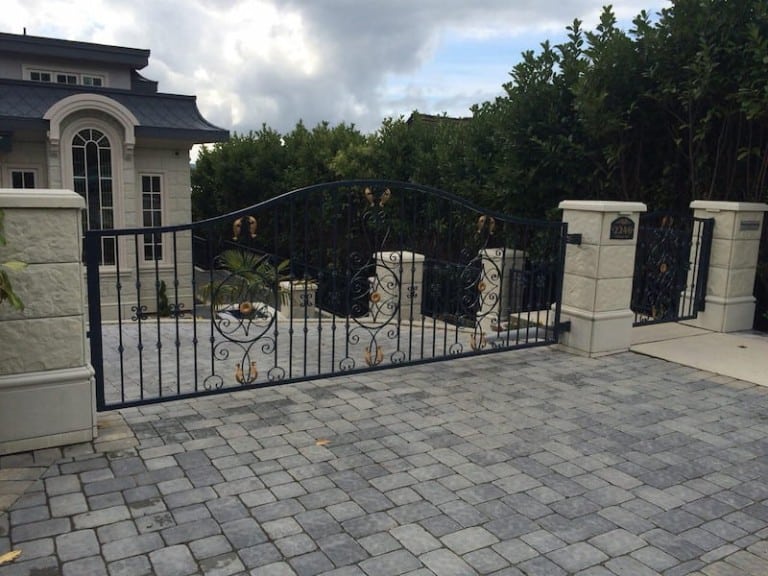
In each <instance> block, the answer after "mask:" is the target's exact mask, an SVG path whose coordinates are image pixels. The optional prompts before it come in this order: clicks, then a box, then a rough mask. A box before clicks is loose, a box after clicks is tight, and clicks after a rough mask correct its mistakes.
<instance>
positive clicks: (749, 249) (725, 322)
mask: <svg viewBox="0 0 768 576" xmlns="http://www.w3.org/2000/svg"><path fill="white" fill-rule="evenodd" d="M691 209H692V210H693V211H694V216H695V217H698V218H714V219H715V228H714V232H713V238H712V252H711V255H710V261H709V278H708V282H707V286H706V297H705V300H704V302H705V308H704V310H703V311H701V312H699V314H698V317H697V318H696V319H695V320H691V321H689V322H687V323H688V324H691V325H693V326H698V327H700V328H705V329H707V330H714V331H715V332H736V331H738V330H750V329H751V328H752V324H753V322H754V316H755V302H756V300H755V296H754V287H755V272H756V269H757V256H758V251H759V249H760V234H761V232H762V227H763V218H764V214H765V212H767V211H768V204H761V203H755V202H713V201H709V200H694V201H693V202H691Z"/></svg>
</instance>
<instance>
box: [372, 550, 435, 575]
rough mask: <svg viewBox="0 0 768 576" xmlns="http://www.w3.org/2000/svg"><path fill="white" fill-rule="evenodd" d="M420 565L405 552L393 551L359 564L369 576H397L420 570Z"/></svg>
mask: <svg viewBox="0 0 768 576" xmlns="http://www.w3.org/2000/svg"><path fill="white" fill-rule="evenodd" d="M421 565H422V564H421V562H419V560H418V559H417V558H416V557H415V556H414V555H413V554H411V553H410V552H408V551H407V550H394V551H392V552H387V553H386V554H382V555H381V556H375V557H373V558H369V559H368V560H363V561H362V562H361V563H360V567H361V568H362V569H363V570H364V571H365V573H366V574H368V575H369V576H397V575H399V574H404V573H405V572H409V571H410V570H415V569H417V568H420V567H421Z"/></svg>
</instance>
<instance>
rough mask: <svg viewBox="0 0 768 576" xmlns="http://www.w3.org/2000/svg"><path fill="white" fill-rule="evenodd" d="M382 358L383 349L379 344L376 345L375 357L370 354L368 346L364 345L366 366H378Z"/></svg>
mask: <svg viewBox="0 0 768 576" xmlns="http://www.w3.org/2000/svg"><path fill="white" fill-rule="evenodd" d="M382 360H384V350H382V349H381V347H380V346H376V358H373V357H372V356H371V348H370V347H369V346H366V347H365V363H366V364H368V366H378V365H379V364H381V362H382Z"/></svg>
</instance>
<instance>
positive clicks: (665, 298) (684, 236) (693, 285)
mask: <svg viewBox="0 0 768 576" xmlns="http://www.w3.org/2000/svg"><path fill="white" fill-rule="evenodd" d="M714 225H715V221H714V219H713V218H708V219H704V218H694V217H693V216H688V215H681V214H674V213H668V212H650V213H647V214H642V215H641V216H640V226H639V227H638V235H637V251H636V254H635V274H634V280H633V284H632V303H631V308H632V311H633V312H634V313H635V321H634V325H635V326H639V325H644V324H658V323H662V322H677V321H680V320H691V319H693V318H696V316H697V314H698V313H699V312H701V311H702V310H704V306H705V297H706V290H707V279H708V273H709V259H710V253H711V250H712V234H713V230H714Z"/></svg>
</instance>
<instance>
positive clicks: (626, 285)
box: [560, 200, 646, 356]
mask: <svg viewBox="0 0 768 576" xmlns="http://www.w3.org/2000/svg"><path fill="white" fill-rule="evenodd" d="M560 209H561V210H563V221H564V222H567V223H568V233H569V234H580V235H581V244H580V245H576V244H568V246H567V248H566V252H565V276H564V279H563V301H562V307H561V322H567V321H570V323H571V326H570V330H569V331H564V332H562V333H561V336H560V342H561V344H562V345H563V347H565V348H566V349H568V350H570V351H573V352H576V353H578V354H584V355H587V356H599V355H603V354H613V353H616V352H624V351H626V350H629V346H630V340H631V332H632V322H633V319H634V314H633V313H632V310H630V302H631V299H632V279H633V276H634V268H635V248H636V244H637V230H638V226H639V219H640V213H641V212H645V211H646V206H645V204H643V203H641V202H599V201H589V200H584V201H579V200H566V201H564V202H561V203H560Z"/></svg>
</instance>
